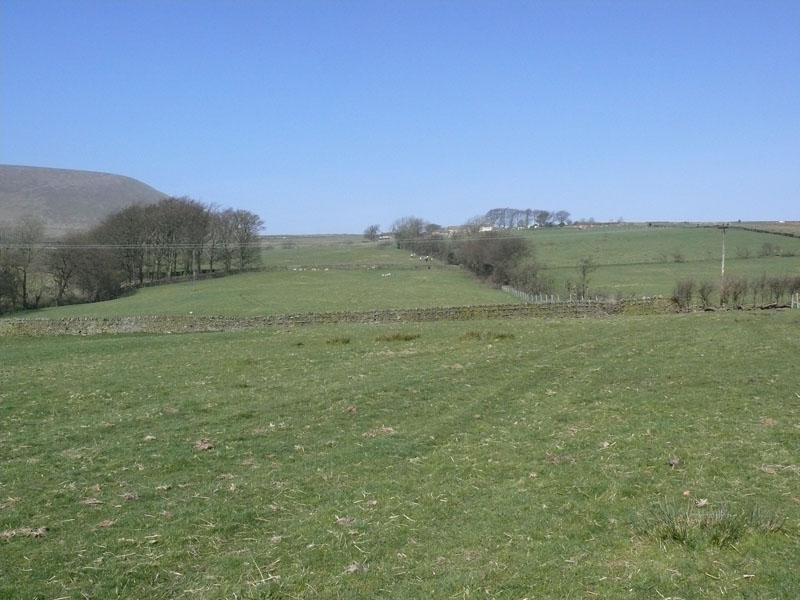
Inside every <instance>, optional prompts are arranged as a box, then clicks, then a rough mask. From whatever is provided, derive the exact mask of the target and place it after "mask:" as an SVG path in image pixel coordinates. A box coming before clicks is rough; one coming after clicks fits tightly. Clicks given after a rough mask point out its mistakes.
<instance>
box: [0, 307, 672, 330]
mask: <svg viewBox="0 0 800 600" xmlns="http://www.w3.org/2000/svg"><path fill="white" fill-rule="evenodd" d="M674 312H677V309H676V307H675V305H674V304H673V303H672V302H670V301H669V300H666V299H663V298H654V299H650V300H633V299H632V300H620V301H616V302H561V303H549V304H488V305H479V306H448V307H438V308H406V309H384V310H373V311H339V312H320V313H298V314H283V315H265V316H259V317H228V316H201V315H185V316H151V317H144V316H142V317H105V318H101V317H68V318H62V319H35V318H34V319H15V318H9V319H0V336H46V335H97V334H109V333H110V334H116V333H193V332H210V331H246V330H255V329H264V328H269V327H286V326H292V325H323V324H335V323H425V322H432V321H469V320H477V319H507V318H515V317H529V318H570V317H573V318H574V317H602V316H606V315H615V314H622V315H648V314H664V313H674Z"/></svg>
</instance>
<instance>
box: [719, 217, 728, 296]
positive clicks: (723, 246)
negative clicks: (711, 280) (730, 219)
mask: <svg viewBox="0 0 800 600" xmlns="http://www.w3.org/2000/svg"><path fill="white" fill-rule="evenodd" d="M718 228H719V229H721V230H722V275H721V278H720V283H719V285H720V287H719V290H720V294H723V293H724V292H723V290H724V289H725V233H726V232H727V231H728V224H727V223H725V224H724V225H718Z"/></svg>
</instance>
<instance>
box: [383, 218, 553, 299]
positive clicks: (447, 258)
mask: <svg viewBox="0 0 800 600" xmlns="http://www.w3.org/2000/svg"><path fill="white" fill-rule="evenodd" d="M464 229H465V230H464V233H463V234H462V235H461V236H459V237H455V238H448V237H446V236H445V235H442V234H441V231H442V228H441V227H440V226H439V225H436V224H433V223H428V222H427V221H425V220H424V219H421V218H419V217H403V218H401V219H398V220H396V221H395V222H394V224H393V225H392V233H393V235H394V239H395V243H396V244H397V247H398V248H401V249H403V250H407V251H410V252H413V253H414V254H418V255H421V256H430V257H433V258H436V259H438V260H441V261H442V262H444V263H446V264H449V265H460V266H462V267H464V268H465V269H467V270H468V271H470V272H471V273H472V274H474V275H475V276H476V277H478V278H479V279H481V280H482V281H485V282H487V283H489V284H491V285H495V286H501V285H512V286H514V287H515V288H517V289H519V290H521V291H525V292H528V293H531V294H541V293H549V292H550V291H551V290H552V285H553V284H552V280H551V279H550V278H548V277H546V276H545V275H544V273H543V267H542V265H540V264H539V263H538V262H537V261H536V257H535V253H534V249H533V246H531V245H530V244H529V243H528V242H527V241H526V240H524V239H522V238H520V237H518V236H514V235H511V234H510V233H509V232H503V231H500V232H486V231H483V232H482V231H480V227H479V225H478V224H477V223H472V224H471V225H469V224H468V225H467V226H465V228H464Z"/></svg>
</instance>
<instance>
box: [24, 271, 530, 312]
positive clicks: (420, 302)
mask: <svg viewBox="0 0 800 600" xmlns="http://www.w3.org/2000/svg"><path fill="white" fill-rule="evenodd" d="M412 266H414V267H415V268H402V269H394V270H388V271H386V270H379V269H369V268H362V269H345V270H310V269H308V270H304V271H269V272H259V273H243V274H240V275H232V276H230V277H224V278H220V279H209V280H203V281H198V282H196V283H191V282H189V283H178V284H171V285H162V286H156V287H151V288H143V289H139V290H136V292H135V293H133V294H131V295H129V296H126V297H124V298H119V299H117V300H112V301H109V302H98V303H95V304H76V305H72V306H61V307H53V308H46V309H42V310H38V311H30V312H27V313H23V314H20V315H18V316H23V317H33V318H45V317H46V318H58V317H74V316H97V317H112V316H115V317H116V316H129V315H134V316H136V315H139V316H141V315H186V314H189V313H190V312H191V313H192V314H195V315H218V314H224V315H234V316H251V315H269V314H284V313H299V312H323V311H342V310H377V309H384V308H405V307H434V306H461V305H468V304H472V305H474V304H500V303H505V302H516V301H517V300H516V298H515V297H514V296H512V295H510V294H506V293H504V292H501V291H499V290H495V289H491V288H489V287H487V286H482V285H480V284H478V283H476V282H475V281H474V280H472V279H471V278H470V277H469V276H468V275H467V274H466V273H464V272H462V271H461V270H459V269H457V268H446V269H445V268H436V269H433V268H432V269H426V268H425V267H420V266H419V263H418V261H417V264H413V265H412ZM387 274H388V275H387Z"/></svg>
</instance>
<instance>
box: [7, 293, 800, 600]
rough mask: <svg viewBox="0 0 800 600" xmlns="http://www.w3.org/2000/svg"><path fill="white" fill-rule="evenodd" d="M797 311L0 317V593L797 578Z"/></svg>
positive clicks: (604, 589)
mask: <svg viewBox="0 0 800 600" xmlns="http://www.w3.org/2000/svg"><path fill="white" fill-rule="evenodd" d="M234 279H235V278H231V281H233V280H234ZM799 325H800V311H783V312H767V313H752V314H743V313H736V312H729V313H719V314H696V315H671V316H652V317H628V318H607V319H599V320H566V321H534V320H512V321H505V322H497V321H493V322H472V323H428V324H418V325H413V326H412V325H406V326H318V327H311V328H285V329H273V330H267V331H263V332H252V333H245V334H194V335H183V336H171V335H128V336H97V337H88V338H71V337H70V338H67V337H64V338H51V339H13V340H12V339H8V338H0V357H2V360H1V361H0V416H1V417H2V423H3V425H4V426H3V428H2V430H1V431H0V461H1V463H0V464H2V465H3V471H2V476H1V477H0V552H1V553H2V564H0V597H3V598H18V597H19V598H34V597H38V598H75V599H78V598H84V597H90V598H101V597H102V598H114V597H121V598H143V597H146V598H152V599H159V598H203V599H206V598H270V597H274V598H419V597H435V598H448V597H460V598H464V597H481V598H523V597H528V598H566V597H573V598H589V597H604V598H659V597H673V598H677V597H680V598H709V597H726V598H791V597H797V595H798V591H800V574H798V572H797V568H796V567H797V563H796V560H797V548H798V547H799V545H798V542H800V540H799V539H798V534H800V529H799V527H800V435H798V434H799V433H800V383H798V379H797V377H796V376H795V375H794V374H795V372H796V357H797V355H798V351H800V338H798V336H797V331H798V326H799ZM670 463H671V464H670ZM687 493H688V494H687ZM43 528H47V529H46V530H45V529H43Z"/></svg>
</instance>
